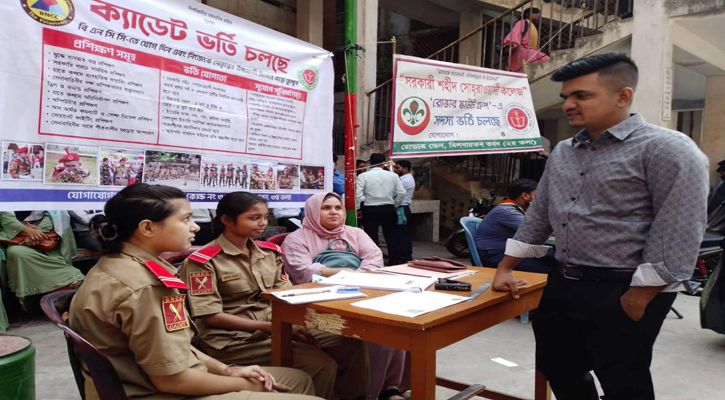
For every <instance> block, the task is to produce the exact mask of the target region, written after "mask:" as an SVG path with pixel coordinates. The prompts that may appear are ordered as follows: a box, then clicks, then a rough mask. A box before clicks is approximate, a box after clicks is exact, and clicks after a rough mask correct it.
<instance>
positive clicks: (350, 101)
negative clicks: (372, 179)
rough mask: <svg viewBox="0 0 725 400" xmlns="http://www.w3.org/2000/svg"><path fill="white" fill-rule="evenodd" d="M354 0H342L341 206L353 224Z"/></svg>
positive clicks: (354, 120)
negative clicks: (342, 181) (343, 29)
mask: <svg viewBox="0 0 725 400" xmlns="http://www.w3.org/2000/svg"><path fill="white" fill-rule="evenodd" d="M358 48H359V46H358V45H357V0H345V209H346V210H347V218H346V223H347V225H349V226H357V213H356V211H355V177H356V174H355V160H356V159H357V134H356V129H357V127H358V125H357V112H356V111H357V50H358Z"/></svg>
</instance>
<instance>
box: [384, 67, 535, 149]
mask: <svg viewBox="0 0 725 400" xmlns="http://www.w3.org/2000/svg"><path fill="white" fill-rule="evenodd" d="M393 71H394V72H393V76H394V78H393V79H394V81H393V84H394V88H393V91H394V92H393V113H394V114H393V118H391V119H392V128H391V131H392V135H391V146H390V152H391V156H393V157H431V156H440V155H459V154H484V153H506V152H522V151H536V150H541V149H542V147H541V137H540V135H539V127H538V124H537V123H536V113H535V112H534V104H533V103H532V101H531V93H530V90H529V81H528V79H527V77H526V75H524V74H517V73H513V72H507V71H499V70H492V69H486V68H478V67H471V66H468V65H462V64H452V63H446V62H442V61H435V60H424V59H421V58H416V57H409V56H400V55H396V56H395V59H394V69H393Z"/></svg>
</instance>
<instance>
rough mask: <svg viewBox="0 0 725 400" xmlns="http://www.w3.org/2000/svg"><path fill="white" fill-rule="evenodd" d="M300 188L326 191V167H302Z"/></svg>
mask: <svg viewBox="0 0 725 400" xmlns="http://www.w3.org/2000/svg"><path fill="white" fill-rule="evenodd" d="M300 186H301V187H302V189H318V190H325V167H316V166H312V165H302V166H300Z"/></svg>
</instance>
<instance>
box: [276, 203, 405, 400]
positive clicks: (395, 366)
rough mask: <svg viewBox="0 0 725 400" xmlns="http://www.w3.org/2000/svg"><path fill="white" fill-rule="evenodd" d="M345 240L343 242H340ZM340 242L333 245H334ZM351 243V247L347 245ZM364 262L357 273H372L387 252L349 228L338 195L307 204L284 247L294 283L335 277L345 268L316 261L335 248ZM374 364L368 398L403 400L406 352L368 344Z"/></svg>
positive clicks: (285, 262)
mask: <svg viewBox="0 0 725 400" xmlns="http://www.w3.org/2000/svg"><path fill="white" fill-rule="evenodd" d="M337 239H343V240H344V242H343V241H340V240H337ZM333 240H337V241H335V242H334V243H332V245H331V244H330V242H332V241H333ZM345 242H347V244H346V243H345ZM348 244H349V246H350V249H351V250H352V252H353V253H355V254H356V255H357V256H358V257H360V259H361V261H362V262H361V263H360V266H359V267H358V268H357V271H360V272H362V271H371V270H375V269H378V268H380V267H382V266H383V253H382V252H381V251H380V249H379V248H378V246H377V245H375V243H374V242H373V241H372V240H371V239H370V237H369V236H368V235H367V234H366V233H365V231H363V230H362V229H358V228H353V227H350V226H346V225H345V208H344V207H343V205H342V198H340V196H339V195H338V194H336V193H332V192H331V193H319V194H316V195H314V196H312V197H310V198H309V199H308V200H307V202H305V219H304V220H303V221H302V229H299V230H297V231H295V232H293V233H291V234H290V235H289V236H287V238H286V239H285V241H284V243H283V244H282V249H283V250H284V255H283V259H284V266H285V271H286V272H287V273H288V274H289V276H290V280H292V282H293V283H294V284H300V283H307V282H311V281H312V275H322V276H332V275H334V274H336V273H338V272H340V270H341V268H329V267H327V266H325V265H323V264H320V263H317V262H314V261H313V260H314V259H315V256H316V255H317V254H319V253H321V252H323V251H325V250H327V249H328V247H330V246H331V248H332V249H333V250H347V246H348ZM367 348H368V353H369V357H370V365H374V366H376V368H373V369H371V371H370V386H369V387H368V399H375V398H379V399H402V398H403V397H401V396H400V395H401V391H402V390H404V388H403V386H405V387H408V386H409V382H403V380H404V375H405V376H408V375H409V374H407V373H404V372H406V362H405V351H403V350H397V349H393V348H390V347H386V346H381V345H377V344H373V343H367Z"/></svg>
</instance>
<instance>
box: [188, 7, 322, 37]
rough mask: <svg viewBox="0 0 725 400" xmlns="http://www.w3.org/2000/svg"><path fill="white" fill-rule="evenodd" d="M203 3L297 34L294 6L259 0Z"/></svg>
mask: <svg viewBox="0 0 725 400" xmlns="http://www.w3.org/2000/svg"><path fill="white" fill-rule="evenodd" d="M308 1H311V0H308ZM202 3H205V4H206V5H208V6H210V7H214V8H217V9H219V10H222V11H226V12H228V13H229V14H232V15H236V16H237V17H240V18H244V19H246V20H248V21H252V22H254V23H257V24H260V25H263V26H266V27H267V28H270V29H274V30H276V31H279V32H282V33H286V34H288V35H290V36H295V37H296V36H297V13H296V12H295V11H294V10H293V9H292V7H277V6H275V5H272V4H269V3H265V2H263V1H259V0H235V1H230V0H206V1H202Z"/></svg>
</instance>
